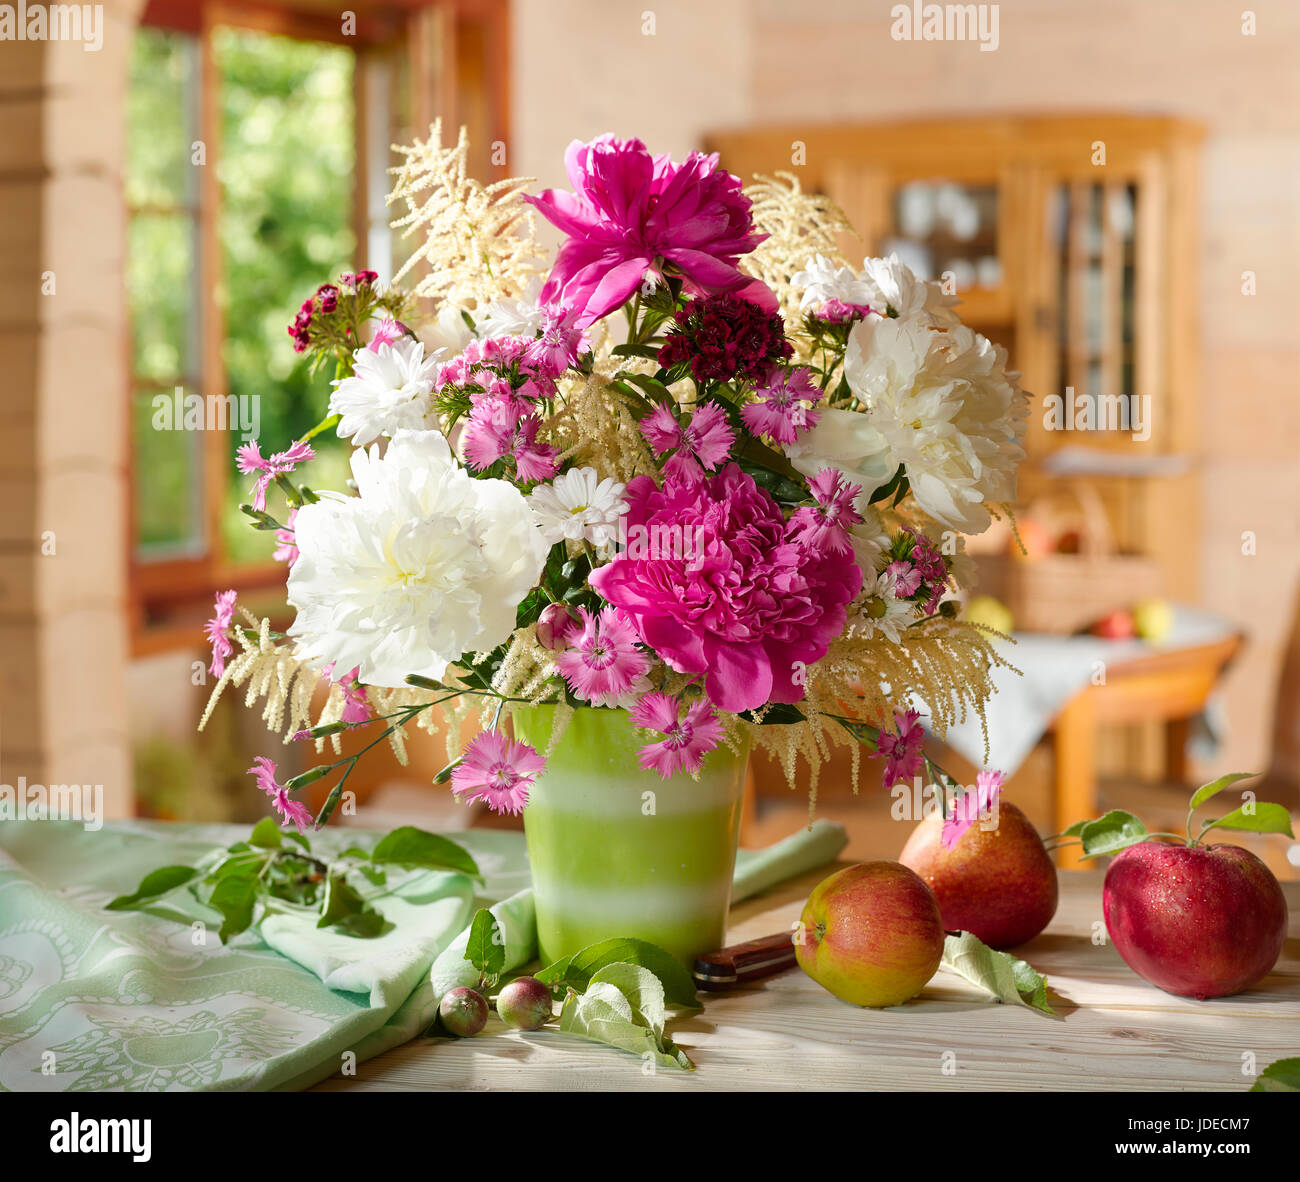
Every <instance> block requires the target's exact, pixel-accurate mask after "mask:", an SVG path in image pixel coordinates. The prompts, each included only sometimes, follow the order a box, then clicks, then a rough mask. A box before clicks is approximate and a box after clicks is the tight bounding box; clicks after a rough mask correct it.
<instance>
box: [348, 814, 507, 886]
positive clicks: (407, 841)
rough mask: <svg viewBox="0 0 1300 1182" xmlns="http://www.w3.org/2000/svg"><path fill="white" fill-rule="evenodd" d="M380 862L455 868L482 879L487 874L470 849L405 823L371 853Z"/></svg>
mask: <svg viewBox="0 0 1300 1182" xmlns="http://www.w3.org/2000/svg"><path fill="white" fill-rule="evenodd" d="M370 859H371V861H372V862H374V863H375V864H376V865H378V864H379V863H380V862H391V863H393V864H395V865H398V866H407V867H414V868H418V869H421V870H455V871H457V872H458V873H460V874H468V875H469V876H470V877H471V878H477V879H478V880H479V881H480V882H482V880H483V876H482V875H481V874H480V873H479V869H478V865H477V863H476V862H475V861H474V859H473V858H472V857H470V854H469V851H468V850H467V849H465V848H464V847H463V846H460V845H457V844H456V843H455V842H454V841H451V840H449V839H448V838H446V837H439V836H438V835H437V834H436V833H427V832H425V830H423V829H417V828H416V827H415V826H414V825H403V826H402V827H401V828H400V829H394V830H393V831H392V833H389V834H388V835H387V836H385V837H382V838H380V840H379V843H378V844H377V845H376V846H375V848H374V850H373V851H372V852H371V854H370Z"/></svg>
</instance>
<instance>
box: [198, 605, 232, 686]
mask: <svg viewBox="0 0 1300 1182" xmlns="http://www.w3.org/2000/svg"><path fill="white" fill-rule="evenodd" d="M235 598H236V592H234V591H218V592H217V601H216V603H215V604H214V605H213V613H214V614H213V616H212V619H210V620H209V621H208V622H207V623H206V624H204V625H203V631H204V633H205V634H206V635H207V638H208V643H209V644H211V645H212V664H211V666H209V672H211V674H212V676H213V677H220V676H221V675H222V674H223V673H224V672H225V671H226V658H227V657H229V656H231V655H232V654H233V653H234V651H235V646H234V645H233V644H231V643H230V635H229V632H230V625H231V624H232V623H234V620H235Z"/></svg>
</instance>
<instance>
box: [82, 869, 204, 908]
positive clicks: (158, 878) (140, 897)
mask: <svg viewBox="0 0 1300 1182" xmlns="http://www.w3.org/2000/svg"><path fill="white" fill-rule="evenodd" d="M201 873H203V872H202V871H201V870H196V869H195V868H194V867H193V866H163V867H160V868H159V869H158V870H151V871H150V872H149V873H148V874H146V875H145V876H144V879H143V881H142V882H141V883H140V885H139V886H138V887H136V888H135V890H134V891H132V892H131V894H129V895H118V897H117V898H116V899H114V900H113V901H112V902H111V903H106V904H104V909H105V910H106V911H136V910H138V909H139V908H141V907H147V906H148V905H149V904H150V903H153V902H155V901H157V900H158V899H161V898H162V897H163V895H166V894H170V893H171V892H172V891H175V890H179V889H180V888H181V887H183V886H184V885H185V884H186V883H187V882H193V881H194V880H195V879H196V878H198V876H199V875H200V874H201Z"/></svg>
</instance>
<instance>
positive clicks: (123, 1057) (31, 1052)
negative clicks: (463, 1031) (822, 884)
mask: <svg viewBox="0 0 1300 1182" xmlns="http://www.w3.org/2000/svg"><path fill="white" fill-rule="evenodd" d="M246 836H247V830H246V827H242V826H219V825H167V824H158V823H149V822H119V823H114V824H110V825H107V826H105V827H104V828H103V829H102V830H100V831H98V832H94V833H90V832H87V831H86V830H84V829H83V828H82V827H81V826H79V825H76V824H74V823H66V822H52V821H42V822H30V821H27V822H24V821H9V822H4V823H2V824H0V1089H5V1090H23V1091H74V1092H75V1091H101V1090H139V1091H146V1090H149V1091H151V1090H164V1089H171V1090H193V1089H203V1090H259V1091H265V1090H272V1089H296V1088H302V1087H307V1086H309V1085H311V1084H313V1083H316V1082H318V1081H319V1080H321V1079H325V1078H327V1077H329V1076H331V1075H333V1074H335V1073H336V1072H338V1071H340V1070H342V1071H344V1072H345V1073H347V1072H351V1071H354V1070H355V1069H356V1066H357V1065H358V1064H359V1063H361V1062H364V1061H365V1060H366V1059H368V1058H370V1057H372V1056H374V1055H377V1054H380V1053H382V1052H383V1051H386V1050H388V1049H390V1048H392V1047H394V1046H397V1045H399V1044H401V1043H403V1042H406V1041H408V1040H410V1039H412V1038H414V1037H416V1036H418V1035H419V1034H420V1033H421V1032H422V1031H424V1030H426V1029H427V1028H428V1026H429V1024H430V1023H431V1022H432V1020H433V1016H434V1014H435V1013H436V1011H437V1003H438V1000H439V998H440V997H441V995H442V992H444V991H445V989H446V988H450V987H451V986H450V984H448V982H455V983H460V982H461V981H463V980H464V979H465V977H464V974H465V970H467V969H469V965H468V962H466V961H465V960H464V959H463V954H464V947H465V944H464V939H465V937H466V936H467V934H468V933H467V925H468V923H469V921H470V919H471V918H472V916H473V913H474V911H475V909H476V908H477V907H479V906H491V907H492V909H493V911H494V913H495V914H496V915H497V917H498V919H499V921H500V922H501V925H502V928H503V930H504V931H505V934H506V938H507V963H508V964H509V965H510V966H511V967H518V966H519V965H522V964H525V963H527V961H528V960H529V959H531V958H532V957H533V956H535V955H536V952H535V933H534V931H533V922H532V895H531V891H530V890H529V889H527V884H528V864H527V855H526V853H525V849H524V842H523V835H522V834H519V833H509V832H498V831H494V830H472V831H470V832H468V833H464V834H456V835H452V836H453V837H454V838H455V840H457V841H459V842H461V843H462V844H463V845H464V846H465V847H466V848H467V849H468V850H469V851H470V853H471V854H472V855H473V856H474V859H475V861H476V862H477V863H478V865H479V868H480V870H481V871H482V872H483V876H484V880H485V881H484V883H483V884H482V885H481V886H480V885H479V884H477V883H474V882H473V881H472V880H470V879H468V878H466V877H465V876H463V875H458V874H451V873H442V872H437V873H435V872H421V873H415V874H412V875H410V876H408V877H406V878H404V879H402V880H400V881H398V880H394V886H393V889H392V890H391V891H390V892H389V893H388V894H387V895H384V896H381V898H380V899H379V900H378V901H377V903H376V906H378V907H379V909H380V910H381V911H383V913H384V915H385V917H386V918H387V919H388V920H389V921H390V922H392V924H393V929H392V930H391V931H390V932H388V933H387V934H385V935H383V936H380V937H378V938H376V939H374V940H357V939H353V938H351V937H347V936H341V935H339V934H338V933H336V932H333V931H329V930H323V929H318V928H316V927H315V926H314V924H312V923H311V921H310V920H303V919H302V918H300V917H296V916H293V917H291V916H283V915H276V916H270V917H268V918H266V919H265V920H263V921H262V923H261V924H260V925H259V927H258V929H257V930H252V931H249V932H246V933H244V934H243V935H241V936H238V937H236V938H235V939H234V940H232V941H231V943H230V944H229V945H226V946H222V945H221V944H220V942H219V941H218V940H217V937H216V928H217V924H216V923H215V922H214V913H213V912H211V911H208V910H207V909H206V908H204V907H202V906H201V905H199V904H198V903H197V902H195V901H194V900H193V899H192V898H191V897H190V896H189V895H188V894H187V893H186V892H183V891H182V892H178V893H177V894H176V895H174V896H171V898H170V899H169V900H168V902H167V903H166V905H165V906H160V907H158V908H155V909H152V910H151V911H150V912H108V911H105V910H103V907H104V904H105V903H107V902H108V901H109V900H110V899H111V898H113V897H114V896H116V895H119V894H123V893H125V892H127V891H130V890H133V889H134V888H135V886H136V885H137V884H138V882H139V881H140V879H141V878H142V877H143V876H144V874H145V873H146V872H147V871H149V870H151V869H154V868H156V867H158V866H162V865H168V864H176V863H184V862H193V861H196V860H197V859H198V857H200V856H201V855H202V854H204V853H206V852H208V851H209V850H211V849H212V848H213V847H214V846H218V845H226V844H229V843H230V842H232V841H235V840H237V839H241V838H243V837H246ZM376 837H377V835H358V833H357V831H355V830H333V831H329V830H327V831H323V832H322V833H320V834H317V835H315V839H314V843H313V844H314V846H315V847H316V848H319V849H320V850H321V851H322V852H323V853H325V854H326V855H327V856H328V855H329V854H330V853H333V852H337V851H338V850H340V849H342V848H344V847H345V846H346V845H351V844H365V843H366V842H368V841H369V842H373V841H374V840H376ZM844 842H845V838H844V834H843V831H842V830H841V829H839V827H837V826H831V825H827V824H825V823H822V822H819V823H818V824H817V825H814V826H813V827H812V828H811V829H809V830H805V831H803V832H802V833H800V834H796V835H795V836H794V837H793V838H788V839H786V841H784V842H778V843H777V844H776V845H775V846H772V847H771V848H769V849H767V850H762V851H758V852H756V853H747V852H746V853H742V854H741V856H740V857H739V858H738V859H737V871H736V887H735V897H736V898H737V899H740V898H745V897H748V896H749V895H751V894H753V893H755V892H756V891H759V890H762V889H765V888H766V887H767V886H770V885H772V884H773V883H775V882H779V881H781V880H782V879H784V878H787V877H789V876H791V875H793V874H797V873H800V872H802V871H804V870H807V869H811V868H812V867H814V866H816V865H819V864H823V863H824V862H826V861H829V860H830V859H831V858H833V857H834V856H835V855H836V854H837V853H838V852H839V851H840V849H842V848H843V846H844ZM457 944H459V948H458V949H457ZM457 962H459V963H457ZM431 969H434V970H435V971H433V972H431ZM469 972H470V980H471V981H472V974H473V971H472V970H469Z"/></svg>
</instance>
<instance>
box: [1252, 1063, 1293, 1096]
mask: <svg viewBox="0 0 1300 1182" xmlns="http://www.w3.org/2000/svg"><path fill="white" fill-rule="evenodd" d="M1250 1090H1251V1091H1252V1092H1300V1059H1278V1060H1277V1061H1276V1062H1275V1063H1270V1064H1269V1065H1268V1066H1267V1067H1265V1068H1264V1070H1263V1071H1261V1072H1260V1073H1259V1078H1258V1079H1257V1080H1256V1081H1255V1086H1254V1087H1252V1088H1251V1089H1250Z"/></svg>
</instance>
